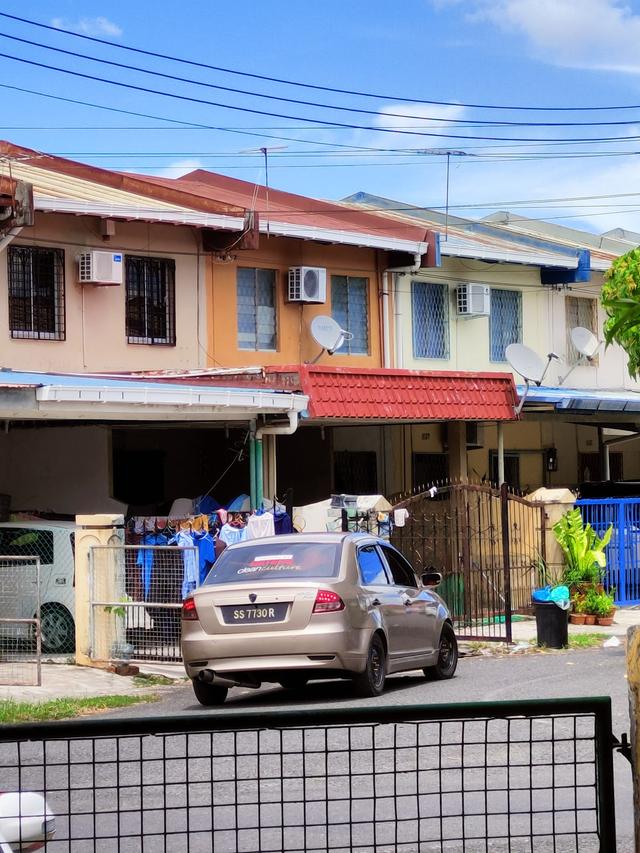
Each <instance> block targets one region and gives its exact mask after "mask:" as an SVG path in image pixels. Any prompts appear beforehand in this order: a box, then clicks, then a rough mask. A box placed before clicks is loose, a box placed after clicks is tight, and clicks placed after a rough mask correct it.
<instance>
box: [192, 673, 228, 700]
mask: <svg viewBox="0 0 640 853" xmlns="http://www.w3.org/2000/svg"><path fill="white" fill-rule="evenodd" d="M191 683H192V684H193V692H194V693H195V694H196V699H197V700H198V702H199V703H200V704H201V705H206V706H210V705H222V704H223V703H224V700H225V699H226V698H227V693H228V692H229V688H228V687H221V686H220V685H219V684H207V683H206V681H200V679H199V678H194V679H193V680H192V682H191Z"/></svg>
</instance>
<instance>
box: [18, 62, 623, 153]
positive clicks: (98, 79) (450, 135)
mask: <svg viewBox="0 0 640 853" xmlns="http://www.w3.org/2000/svg"><path fill="white" fill-rule="evenodd" d="M1 58H2V59H9V60H11V61H13V62H21V63H24V64H26V65H31V66H34V67H36V68H44V69H46V70H47V71H57V72H58V73H60V74H68V75H71V76H72V77H79V78H81V79H83V80H91V81H93V82H96V83H107V84H108V85H110V86H118V87H120V88H124V89H130V90H132V91H135V92H142V93H143V94H145V95H159V96H160V97H164V98H173V99H176V100H179V101H186V102H188V103H192V104H200V105H204V106H210V107H218V108H220V109H226V110H234V111H235V112H243V113H250V114H252V115H263V116H269V117H271V118H281V119H290V120H292V121H308V122H311V123H312V124H324V125H329V126H330V127H342V128H349V129H350V130H368V131H373V132H376V133H393V134H402V135H403V136H417V137H420V138H423V137H428V138H431V137H437V138H440V139H465V140H468V139H471V140H481V141H486V140H489V141H493V142H496V141H500V142H538V141H541V140H540V139H539V137H521V136H517V137H508V136H467V135H465V134H455V133H430V132H427V131H415V130H390V129H389V128H386V127H377V126H375V125H364V124H351V123H348V122H330V121H326V120H324V119H322V120H321V119H313V118H308V117H306V118H302V117H301V116H292V115H287V114H286V113H275V112H269V111H267V110H258V109H253V108H251V107H240V106H236V105H234V104H223V103H220V102H219V101H208V100H206V99H204V98H194V97H191V96H189V95H179V94H177V93H175V92H162V91H160V90H159V89H151V88H149V87H147V86H137V85H134V84H133V83H123V82H122V81H120V80H109V79H108V78H106V77H98V76H96V75H94V74H85V73H83V72H82V71H73V70H71V69H70V68H61V67H60V66H57V65H49V64H48V63H46V62H37V61H36V60H34V59H26V58H25V57H22V56H13V55H11V54H8V53H5V54H2V57H1ZM630 139H637V137H635V136H634V137H626V136H615V137H578V138H570V137H569V138H567V139H565V141H567V142H592V143H593V142H613V141H616V142H621V141H628V140H630ZM542 141H555V140H542Z"/></svg>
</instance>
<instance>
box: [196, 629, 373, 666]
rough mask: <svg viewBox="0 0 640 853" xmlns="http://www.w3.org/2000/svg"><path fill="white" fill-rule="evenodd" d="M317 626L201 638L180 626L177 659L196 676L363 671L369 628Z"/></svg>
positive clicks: (208, 635)
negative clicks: (207, 672)
mask: <svg viewBox="0 0 640 853" xmlns="http://www.w3.org/2000/svg"><path fill="white" fill-rule="evenodd" d="M332 628H333V626H331V627H330V626H328V625H325V626H322V630H318V631H314V630H313V629H312V628H310V627H307V628H305V629H304V630H303V631H287V632H282V631H279V632H275V631H274V632H268V633H262V634H260V637H259V644H258V645H257V644H256V635H255V634H246V635H245V634H239V633H238V634H234V635H229V634H218V635H211V634H205V633H204V631H202V629H201V628H200V627H199V626H198V628H196V627H195V626H194V625H193V624H192V625H189V627H186V626H185V625H184V624H183V635H182V658H183V662H184V667H185V670H186V672H187V675H188V676H189V677H190V678H195V677H197V675H198V673H199V672H202V670H204V669H210V670H213V671H215V672H217V673H218V672H219V673H223V672H236V673H237V672H253V673H260V672H267V671H273V670H289V669H309V670H322V669H326V670H334V671H335V670H341V671H346V672H362V670H363V669H364V667H365V662H366V656H367V650H368V648H369V642H370V639H371V634H372V631H371V629H366V630H356V629H352V630H345V629H344V627H343V626H336V627H335V629H334V630H332Z"/></svg>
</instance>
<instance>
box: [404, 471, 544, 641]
mask: <svg viewBox="0 0 640 853" xmlns="http://www.w3.org/2000/svg"><path fill="white" fill-rule="evenodd" d="M402 509H405V510H407V512H408V516H407V517H406V519H405V520H404V525H403V526H398V525H397V524H396V525H395V526H393V527H392V532H391V542H392V544H393V545H395V547H396V548H398V550H399V551H401V552H402V553H403V554H404V555H405V557H407V559H408V560H409V561H410V562H411V563H412V564H413V566H414V568H415V569H416V571H417V572H419V573H420V572H423V571H427V570H429V569H431V570H436V571H439V572H441V573H442V575H443V579H444V580H443V583H442V585H441V587H440V588H439V590H438V591H439V593H440V594H441V595H442V597H443V598H444V599H445V601H446V602H447V604H448V605H449V608H450V610H451V612H452V615H453V619H454V625H455V628H456V633H457V634H458V635H459V636H460V637H463V638H465V639H478V640H498V641H506V642H511V619H512V613H513V612H514V611H519V610H520V611H522V610H527V609H528V608H529V607H530V606H531V592H532V590H533V589H534V588H535V586H536V584H537V575H536V572H537V568H538V567H539V566H540V565H541V561H543V560H544V556H545V515H544V507H543V506H542V505H541V504H537V503H532V502H530V501H527V500H525V499H524V498H521V497H519V496H517V495H514V494H511V493H510V492H509V491H508V489H507V487H506V486H503V487H502V488H501V489H494V488H491V487H489V486H474V485H452V486H446V487H444V488H440V489H439V490H438V491H437V493H436V494H434V495H433V496H432V493H431V492H423V493H421V494H419V495H414V496H412V497H411V498H408V499H407V500H404V501H402V502H400V503H398V504H397V505H396V506H395V507H394V510H402Z"/></svg>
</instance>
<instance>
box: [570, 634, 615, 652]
mask: <svg viewBox="0 0 640 853" xmlns="http://www.w3.org/2000/svg"><path fill="white" fill-rule="evenodd" d="M608 636H609V635H608V634H569V648H570V649H592V648H593V647H594V646H601V645H602V641H603V640H606V639H607V638H608Z"/></svg>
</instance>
